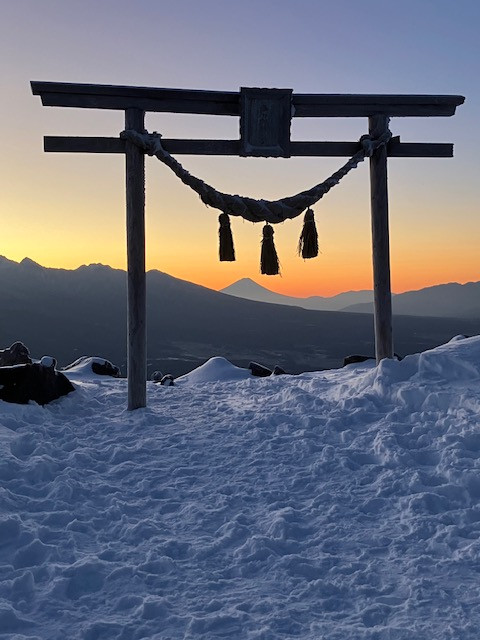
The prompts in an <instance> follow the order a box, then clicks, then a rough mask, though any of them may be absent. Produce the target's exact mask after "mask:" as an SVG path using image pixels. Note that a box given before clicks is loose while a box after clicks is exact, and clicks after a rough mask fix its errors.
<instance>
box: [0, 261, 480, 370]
mask: <svg viewBox="0 0 480 640" xmlns="http://www.w3.org/2000/svg"><path fill="white" fill-rule="evenodd" d="M0 291H1V301H2V313H1V314H0V347H6V346H9V345H10V344H11V343H12V342H14V341H16V340H21V341H23V342H24V343H25V344H26V345H27V347H28V348H29V349H30V351H31V353H32V355H33V356H34V357H41V356H42V355H52V356H54V357H56V358H57V360H58V362H59V364H60V365H66V364H68V363H70V362H72V361H73V360H75V359H76V358H78V357H79V356H82V355H91V356H101V357H104V358H108V359H109V360H111V361H112V362H113V363H114V364H116V365H118V366H120V367H121V368H122V371H123V373H125V361H126V274H125V272H124V271H122V270H120V269H113V268H111V267H108V266H105V265H101V264H92V265H88V266H82V267H79V268H78V269H74V270H66V269H53V268H46V267H42V266H40V265H39V264H37V263H35V262H33V261H32V260H29V259H28V258H25V259H24V260H22V262H20V263H17V262H14V261H12V260H8V259H6V258H1V257H0ZM147 320H148V368H149V373H151V372H152V371H153V370H155V369H159V370H161V371H163V372H164V373H172V374H173V375H175V376H177V375H181V374H183V373H186V372H188V371H190V370H192V369H193V368H195V367H197V366H199V365H200V364H202V363H203V362H205V360H207V359H208V358H210V357H212V356H216V355H222V356H224V357H226V358H228V359H229V360H230V361H232V362H233V363H234V364H237V365H238V366H244V367H245V366H248V363H249V362H250V361H251V360H256V361H257V362H260V363H262V364H265V365H267V366H270V367H273V366H274V365H276V364H278V365H279V366H281V367H282V368H284V369H285V370H286V371H288V372H290V373H299V372H301V371H309V370H321V369H327V368H332V367H338V366H341V364H342V360H343V357H344V356H345V355H348V354H351V353H361V354H365V355H372V354H373V352H374V346H373V322H372V317H371V315H369V314H361V313H344V312H336V311H310V310H306V309H302V308H299V307H294V306H285V305H278V304H265V303H262V302H256V301H251V300H243V299H241V298H237V297H233V296H231V295H226V294H224V293H221V292H218V291H213V290H211V289H207V288H205V287H201V286H198V285H195V284H192V283H190V282H186V281H184V280H179V279H177V278H174V277H172V276H170V275H168V274H165V273H162V272H160V271H156V270H152V271H149V272H148V274H147ZM394 333H395V350H396V351H397V353H399V354H402V355H405V354H407V353H413V352H418V351H423V350H425V349H428V348H431V347H433V346H435V345H438V344H441V343H443V342H446V341H448V340H449V339H450V338H452V337H453V336H454V335H457V334H461V333H463V334H467V335H474V334H477V333H480V321H479V320H474V319H468V318H461V319H451V318H427V317H423V318H422V317H408V316H396V317H395V319H394Z"/></svg>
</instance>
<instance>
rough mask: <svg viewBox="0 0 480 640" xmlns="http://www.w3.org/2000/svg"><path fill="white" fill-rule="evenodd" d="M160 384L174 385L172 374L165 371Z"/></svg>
mask: <svg viewBox="0 0 480 640" xmlns="http://www.w3.org/2000/svg"><path fill="white" fill-rule="evenodd" d="M160 384H162V385H164V386H165V387H173V386H174V385H175V382H174V380H173V376H172V374H171V373H167V375H165V376H163V378H162V379H161V380H160Z"/></svg>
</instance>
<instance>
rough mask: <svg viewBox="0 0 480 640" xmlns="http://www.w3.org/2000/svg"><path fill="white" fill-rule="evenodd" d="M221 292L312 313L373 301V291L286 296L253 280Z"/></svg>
mask: <svg viewBox="0 0 480 640" xmlns="http://www.w3.org/2000/svg"><path fill="white" fill-rule="evenodd" d="M221 291H222V293H227V294H228V295H230V296H236V297H237V298H244V299H245V300H256V301H257V302H270V303H274V304H285V305H289V306H294V307H302V308H303V309H311V310H312V311H341V310H342V309H343V308H344V307H347V306H350V305H353V304H359V303H362V302H371V301H372V300H373V291H347V292H345V293H339V294H338V295H336V296H331V297H328V298H327V297H323V296H309V297H308V298H297V297H293V296H285V295H283V294H281V293H275V292H274V291H270V289H267V288H266V287H262V286H261V285H260V284H258V283H257V282H255V281H254V280H252V279H251V278H242V279H241V280H237V281H236V282H234V283H232V284H231V285H229V286H228V287H225V288H224V289H222V290H221Z"/></svg>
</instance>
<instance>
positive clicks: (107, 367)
mask: <svg viewBox="0 0 480 640" xmlns="http://www.w3.org/2000/svg"><path fill="white" fill-rule="evenodd" d="M70 369H76V370H82V369H83V370H84V371H88V369H91V371H92V372H93V373H95V374H97V375H99V376H111V377H112V378H120V375H121V372H120V367H117V366H116V365H115V364H112V363H111V362H110V360H105V358H98V357H92V356H81V357H80V358H78V359H77V360H75V362H72V363H71V364H67V366H66V367H63V369H62V371H69V370H70Z"/></svg>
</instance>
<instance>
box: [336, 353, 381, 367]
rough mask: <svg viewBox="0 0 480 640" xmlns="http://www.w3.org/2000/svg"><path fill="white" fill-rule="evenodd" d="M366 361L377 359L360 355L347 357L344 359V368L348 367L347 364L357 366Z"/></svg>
mask: <svg viewBox="0 0 480 640" xmlns="http://www.w3.org/2000/svg"><path fill="white" fill-rule="evenodd" d="M366 360H375V358H374V357H373V356H359V355H351V356H346V357H345V358H344V359H343V366H344V367H346V366H347V364H356V363H358V362H365V361H366Z"/></svg>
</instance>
